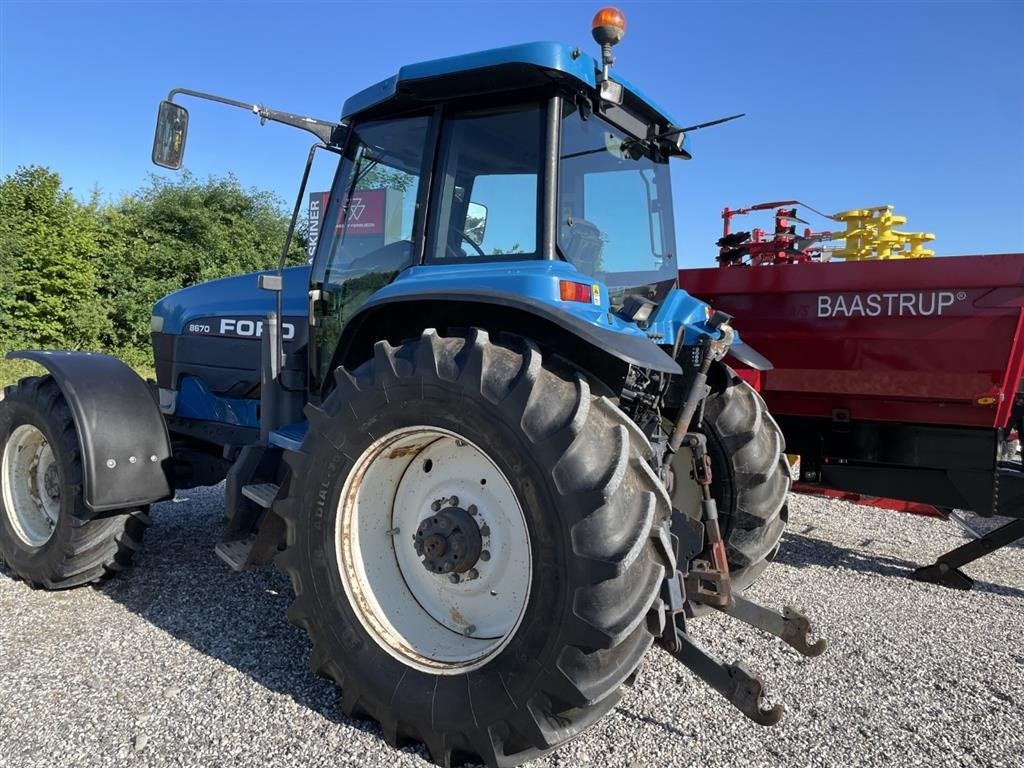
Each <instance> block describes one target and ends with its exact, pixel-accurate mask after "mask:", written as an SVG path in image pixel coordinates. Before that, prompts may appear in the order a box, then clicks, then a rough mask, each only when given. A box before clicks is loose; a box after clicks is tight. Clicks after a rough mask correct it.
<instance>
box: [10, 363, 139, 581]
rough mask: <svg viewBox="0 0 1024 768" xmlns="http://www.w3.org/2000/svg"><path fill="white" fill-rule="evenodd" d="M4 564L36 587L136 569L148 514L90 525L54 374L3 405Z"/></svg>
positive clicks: (75, 446) (22, 387)
mask: <svg viewBox="0 0 1024 768" xmlns="http://www.w3.org/2000/svg"><path fill="white" fill-rule="evenodd" d="M0 491H2V492H0V559H3V561H4V562H6V563H7V565H8V567H9V568H10V569H11V570H12V571H14V573H15V574H17V575H18V576H19V577H20V578H21V579H23V580H24V581H25V582H27V583H28V584H29V585H30V586H32V587H36V588H43V589H67V588H70V587H77V586H80V585H82V584H90V583H94V582H98V581H102V580H103V579H105V578H107V577H109V576H111V575H113V574H114V573H116V572H118V571H120V570H122V569H124V568H125V567H127V566H129V565H130V564H131V561H132V558H133V557H134V555H135V553H136V552H138V551H139V550H140V549H141V548H142V538H143V534H144V532H145V529H146V526H147V525H149V517H148V515H147V514H146V509H131V510H122V511H118V512H114V513H105V515H104V516H103V517H101V518H97V519H93V520H87V519H83V517H85V516H87V514H88V513H87V511H86V509H85V505H84V502H83V500H82V460H81V449H80V447H79V442H78V434H77V432H76V431H75V423H74V419H73V418H72V416H71V411H70V409H69V408H68V405H67V402H66V401H65V400H64V395H63V394H62V393H61V391H60V387H58V386H57V383H56V382H55V381H54V380H53V377H51V376H41V377H30V378H25V379H22V380H21V381H19V382H18V383H17V384H16V385H14V386H10V387H7V389H6V390H5V392H4V399H3V400H2V401H0Z"/></svg>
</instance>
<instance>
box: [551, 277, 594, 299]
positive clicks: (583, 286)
mask: <svg viewBox="0 0 1024 768" xmlns="http://www.w3.org/2000/svg"><path fill="white" fill-rule="evenodd" d="M558 293H559V295H560V296H561V297H562V301H582V302H584V303H585V304H589V303H590V302H591V294H590V284H589V283H574V282H572V281H570V280H559V281H558Z"/></svg>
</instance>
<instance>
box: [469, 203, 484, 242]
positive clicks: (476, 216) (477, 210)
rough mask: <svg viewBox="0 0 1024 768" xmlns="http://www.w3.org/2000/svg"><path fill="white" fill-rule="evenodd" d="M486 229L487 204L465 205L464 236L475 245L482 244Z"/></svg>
mask: <svg viewBox="0 0 1024 768" xmlns="http://www.w3.org/2000/svg"><path fill="white" fill-rule="evenodd" d="M486 230H487V206H486V205H481V204H480V203H470V204H469V205H467V206H466V238H467V239H468V240H470V241H471V242H473V243H475V244H476V245H483V244H484V232H485V231H486Z"/></svg>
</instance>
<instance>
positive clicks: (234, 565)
mask: <svg viewBox="0 0 1024 768" xmlns="http://www.w3.org/2000/svg"><path fill="white" fill-rule="evenodd" d="M255 543H256V534H255V533H250V534H249V535H248V536H243V537H241V538H238V539H230V540H228V541H222V542H220V543H219V544H218V545H217V546H216V547H214V550H213V551H214V552H216V553H217V557H219V558H220V559H221V560H223V561H224V562H225V563H227V564H228V565H229V566H231V570H233V571H244V570H246V569H247V568H248V567H249V566H250V563H249V554H250V553H251V552H252V548H253V545H254V544H255Z"/></svg>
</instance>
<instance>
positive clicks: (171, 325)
mask: <svg viewBox="0 0 1024 768" xmlns="http://www.w3.org/2000/svg"><path fill="white" fill-rule="evenodd" d="M275 271H276V270H267V271H266V272H262V273H261V272H250V273H248V274H244V275H234V276H232V277H222V278H220V279H219V280H210V281H209V282H206V283H200V284H198V285H192V286H189V287H188V288H182V289H181V290H180V291H175V292H174V293H170V294H168V295H167V296H164V297H163V298H162V299H160V301H158V302H157V303H156V304H155V305H154V306H153V318H152V329H153V331H154V332H156V333H165V334H180V333H183V332H185V329H186V328H187V327H188V325H189V323H191V322H195V321H199V320H203V321H205V320H210V319H217V320H219V319H228V320H230V319H236V318H246V319H250V320H251V319H252V318H263V317H266V315H267V313H268V312H272V311H273V310H274V294H273V293H272V292H271V291H264V290H261V289H260V288H259V287H258V285H257V283H256V279H257V276H258V275H260V274H274V273H275ZM308 295H309V265H304V266H301V267H289V268H287V269H286V270H285V271H284V291H283V294H282V301H283V309H284V316H285V318H286V319H287V318H302V319H303V321H304V319H305V317H306V315H307V313H308ZM217 332H218V331H217V329H213V328H211V329H210V331H207V333H214V334H215V333H217Z"/></svg>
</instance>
